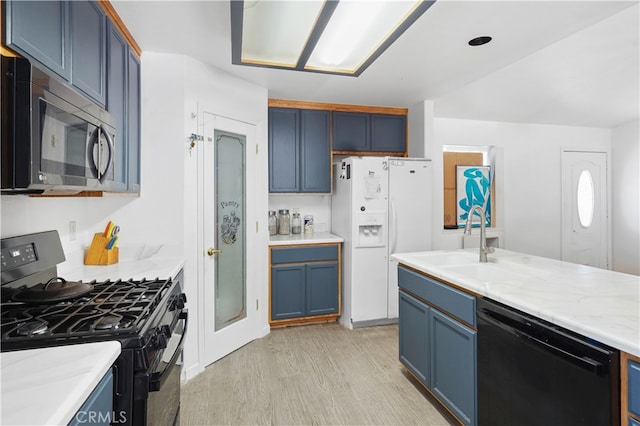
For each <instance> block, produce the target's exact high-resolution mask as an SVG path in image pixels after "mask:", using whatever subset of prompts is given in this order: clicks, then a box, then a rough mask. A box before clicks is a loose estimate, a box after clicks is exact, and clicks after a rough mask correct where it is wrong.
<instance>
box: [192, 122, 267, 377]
mask: <svg viewBox="0 0 640 426" xmlns="http://www.w3.org/2000/svg"><path fill="white" fill-rule="evenodd" d="M203 123H204V145H205V148H204V170H203V178H204V179H203V180H204V183H203V192H204V197H203V204H204V205H203V222H204V223H203V229H204V238H203V259H204V299H205V300H204V303H203V308H204V321H205V324H204V333H205V336H204V337H205V338H204V340H205V342H204V346H205V348H204V358H205V359H204V361H205V362H204V365H209V364H211V363H212V362H214V361H216V360H218V359H220V358H222V357H223V356H225V355H227V354H228V353H230V352H233V351H234V350H236V349H238V348H239V347H241V346H243V345H245V344H247V343H248V342H250V341H251V340H253V339H255V338H257V337H258V334H259V321H258V315H257V306H256V305H257V298H258V289H257V285H256V283H258V282H259V279H258V276H257V274H256V272H257V271H256V270H255V269H256V268H248V267H247V265H248V263H249V262H248V261H249V259H252V258H253V259H255V258H257V257H258V254H257V253H256V249H257V247H258V245H259V244H258V242H257V232H256V230H255V225H254V224H253V223H252V224H253V226H251V225H252V224H250V223H249V222H250V220H248V218H249V217H251V215H250V214H249V212H250V211H251V210H252V205H253V204H254V202H255V201H254V200H255V195H254V190H253V187H254V186H255V185H248V184H247V173H246V172H247V170H248V169H251V167H255V165H254V164H253V162H255V161H256V160H255V157H254V156H251V155H248V152H249V150H248V146H254V145H255V138H256V130H255V126H253V125H251V124H247V123H242V122H239V121H235V120H231V119H228V118H224V117H220V116H216V115H214V114H212V113H208V112H204V113H203Z"/></svg>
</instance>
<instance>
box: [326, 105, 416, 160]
mask: <svg viewBox="0 0 640 426" xmlns="http://www.w3.org/2000/svg"><path fill="white" fill-rule="evenodd" d="M332 149H333V150H334V151H352V152H385V153H398V154H404V153H405V152H406V150H407V117H406V115H397V114H369V113H361V112H342V111H335V112H333V148H332Z"/></svg>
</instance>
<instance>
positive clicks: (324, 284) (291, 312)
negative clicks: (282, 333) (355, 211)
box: [270, 245, 340, 322]
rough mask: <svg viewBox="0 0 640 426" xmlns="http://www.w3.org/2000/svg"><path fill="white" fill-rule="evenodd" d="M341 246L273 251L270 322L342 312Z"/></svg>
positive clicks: (310, 246) (319, 246)
mask: <svg viewBox="0 0 640 426" xmlns="http://www.w3.org/2000/svg"><path fill="white" fill-rule="evenodd" d="M339 264H340V261H339V250H338V245H317V246H316V245H309V246H307V247H282V248H272V249H271V318H270V321H271V322H274V321H276V322H277V321H278V320H290V319H294V318H309V317H314V316H319V315H332V314H336V316H337V315H338V314H339V313H340V284H339V283H340V277H339V274H340V267H339Z"/></svg>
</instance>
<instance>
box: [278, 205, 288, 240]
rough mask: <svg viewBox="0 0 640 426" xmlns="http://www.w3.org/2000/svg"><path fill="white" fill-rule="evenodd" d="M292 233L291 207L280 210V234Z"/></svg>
mask: <svg viewBox="0 0 640 426" xmlns="http://www.w3.org/2000/svg"><path fill="white" fill-rule="evenodd" d="M290 233H291V216H289V209H282V210H278V234H280V235H289V234H290Z"/></svg>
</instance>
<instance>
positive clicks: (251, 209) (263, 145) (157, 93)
mask: <svg viewBox="0 0 640 426" xmlns="http://www.w3.org/2000/svg"><path fill="white" fill-rule="evenodd" d="M143 61H144V63H145V65H146V67H147V68H149V69H150V71H149V72H150V74H153V75H152V76H150V77H149V79H150V80H152V81H154V82H155V83H157V87H154V88H149V90H148V96H149V98H148V99H147V101H148V102H150V103H154V104H157V105H158V107H159V108H162V107H164V106H168V105H169V104H171V105H176V106H179V107H180V114H179V115H178V116H180V117H183V120H182V121H181V122H180V123H177V124H176V128H175V129H173V130H175V131H177V132H179V137H177V138H176V139H175V140H174V143H175V145H176V146H178V147H179V152H178V155H177V156H176V157H175V159H182V160H183V163H184V165H185V167H184V173H183V181H182V185H181V188H180V190H181V191H183V193H184V203H183V206H181V208H182V211H183V214H184V235H185V237H184V238H185V240H184V253H185V257H186V265H185V291H186V293H187V297H188V300H189V301H188V308H189V315H190V317H191V318H193V319H194V320H193V321H190V323H189V332H188V333H187V340H186V343H185V352H184V367H185V374H186V378H187V379H189V378H191V377H193V376H195V375H196V374H198V373H199V372H201V371H202V370H203V369H204V367H206V366H205V365H203V361H202V360H203V359H204V353H203V350H204V345H202V344H201V343H202V342H203V341H204V338H205V336H204V329H203V327H202V324H203V323H204V312H202V310H201V309H200V308H201V303H202V300H203V299H202V296H203V286H204V285H206V284H205V283H204V272H203V269H202V268H199V266H198V262H197V260H198V259H200V258H202V257H203V250H202V247H199V245H198V244H199V241H202V238H203V236H202V235H201V233H202V229H201V228H199V227H198V223H199V221H201V220H202V217H201V212H202V204H201V203H202V199H201V197H202V195H201V193H200V191H201V190H202V187H201V184H202V183H201V182H199V180H198V156H199V155H202V154H203V152H202V150H201V149H200V147H201V146H202V143H198V145H197V146H196V148H194V149H193V150H191V149H190V148H189V136H190V135H191V134H192V133H195V134H200V135H202V134H203V123H202V120H201V116H202V112H203V111H207V112H209V113H213V114H215V115H218V116H222V117H226V118H230V119H233V120H236V121H242V122H245V123H249V124H253V125H255V126H256V131H257V141H256V142H257V144H258V154H257V155H258V161H257V162H258V164H259V166H258V167H257V169H255V170H247V185H250V186H251V190H247V198H248V200H247V202H248V210H247V222H246V223H253V221H254V220H258V221H259V222H260V233H259V235H258V237H257V238H258V239H259V242H260V244H259V246H260V247H261V248H262V249H261V250H260V254H259V256H256V257H255V258H253V257H252V259H251V267H252V268H255V270H256V271H258V273H257V274H256V275H257V276H258V279H257V280H258V282H257V283H249V284H248V285H255V286H257V288H259V289H260V290H259V292H260V293H259V299H260V303H259V305H260V306H261V307H262V308H261V312H260V327H261V333H262V334H261V335H264V334H266V333H268V332H269V325H268V317H267V315H268V312H267V306H268V294H267V291H268V289H267V287H268V285H267V283H268V265H267V262H268V260H267V259H268V253H267V246H268V232H267V210H268V203H269V201H268V177H267V176H268V175H267V163H268V161H267V154H268V150H267V90H266V89H264V88H262V87H258V86H255V85H253V84H250V83H247V82H244V81H242V80H240V79H238V78H236V77H232V76H230V75H228V74H225V73H223V72H221V71H220V70H218V69H216V68H213V67H211V66H209V65H207V64H204V63H202V62H199V61H196V60H195V59H193V58H190V57H187V56H183V55H169V54H162V53H151V52H149V53H145V54H144V56H143ZM174 64H177V65H174ZM173 68H175V69H173ZM166 81H175V82H176V84H178V85H181V86H182V88H183V92H181V93H175V94H174V95H175V96H171V97H165V96H164V95H163V94H162V90H163V84H166ZM150 120H152V121H153V123H154V125H155V126H157V127H158V128H161V129H162V128H164V127H165V123H164V122H163V121H162V120H153V119H152V118H151V119H150ZM251 149H253V148H251ZM251 194H253V195H254V196H253V197H252V195H251ZM249 198H253V200H250V199H249Z"/></svg>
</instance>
